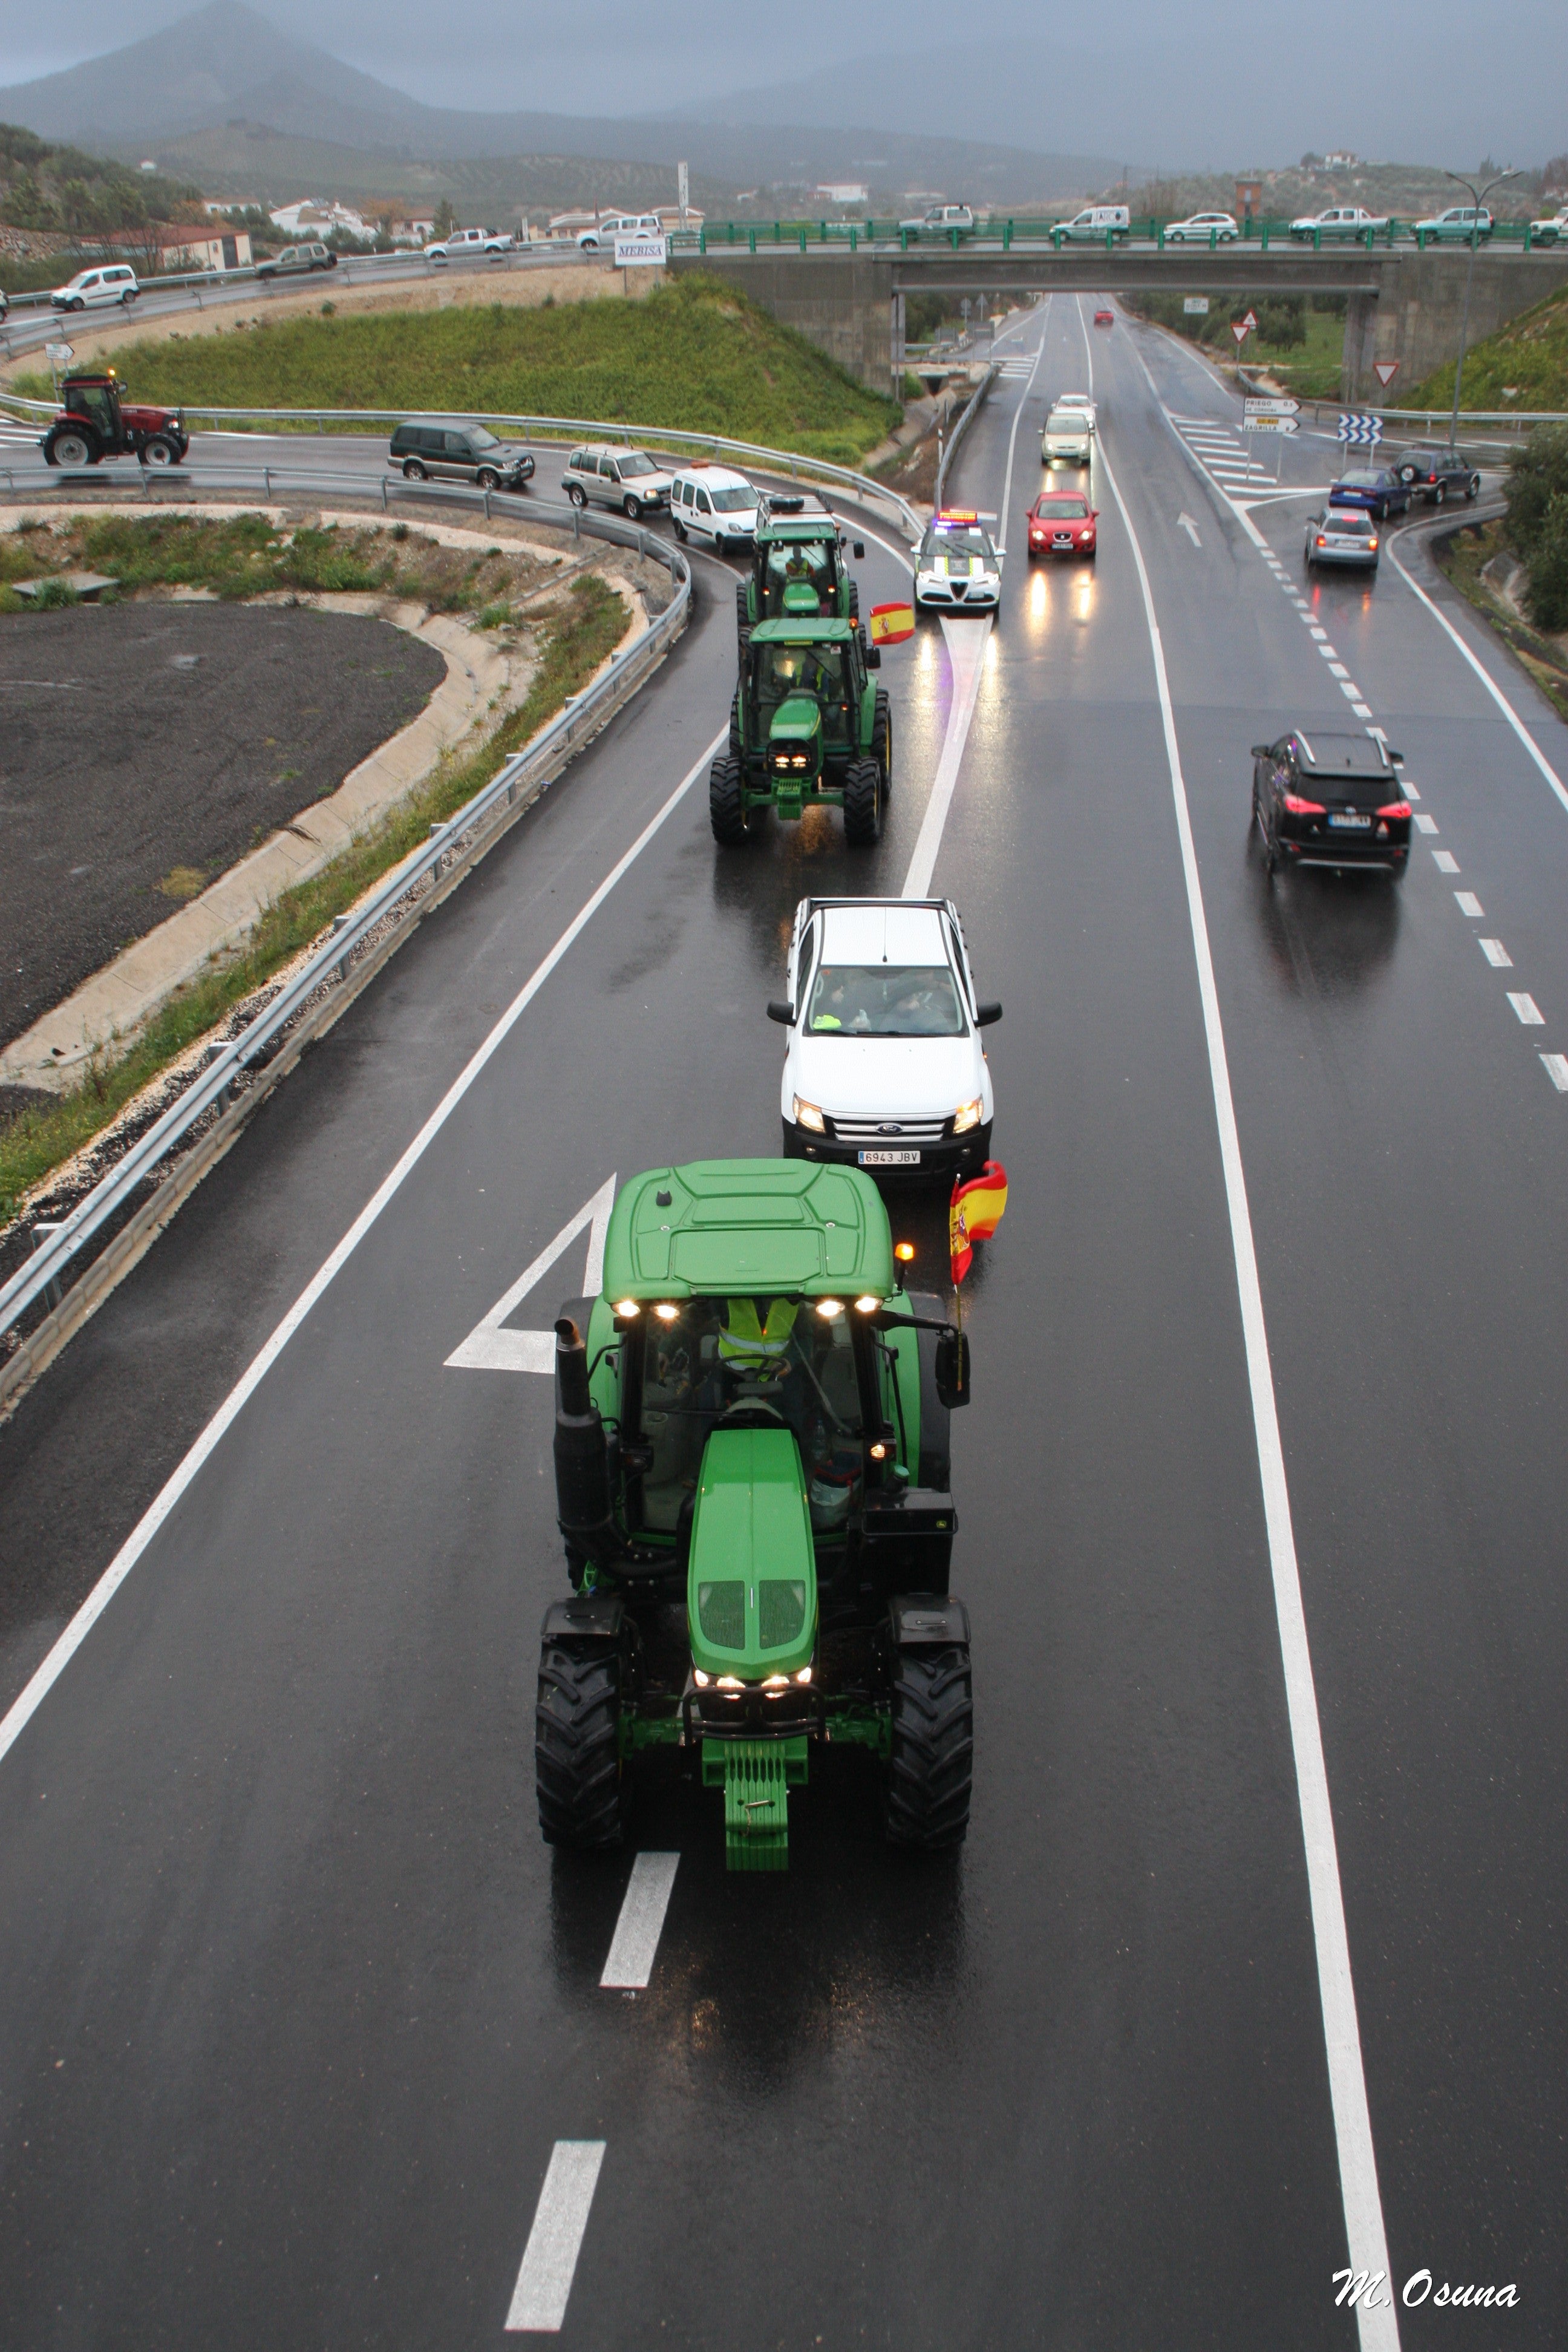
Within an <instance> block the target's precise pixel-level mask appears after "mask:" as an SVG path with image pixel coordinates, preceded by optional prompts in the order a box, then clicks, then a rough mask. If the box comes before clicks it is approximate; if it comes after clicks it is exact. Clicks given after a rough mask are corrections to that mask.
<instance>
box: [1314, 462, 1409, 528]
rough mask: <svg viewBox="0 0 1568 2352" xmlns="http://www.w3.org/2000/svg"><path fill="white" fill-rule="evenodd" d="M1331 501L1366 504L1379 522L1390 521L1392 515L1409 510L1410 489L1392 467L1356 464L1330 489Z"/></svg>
mask: <svg viewBox="0 0 1568 2352" xmlns="http://www.w3.org/2000/svg"><path fill="white" fill-rule="evenodd" d="M1329 504H1330V505H1331V507H1363V508H1364V509H1366V511H1367V513H1368V514H1370V515H1373V516H1375V518H1376V520H1378V521H1379V522H1386V521H1387V520H1388V518H1389V516H1390V515H1391V514H1404V513H1405V509H1407V507H1408V506H1409V504H1410V492H1409V489H1408V488H1407V487H1406V485H1405V483H1404V482H1402V481H1401V480H1400V478H1399V477H1398V475H1397V474H1396V473H1395V472H1394V468H1393V467H1391V466H1360V467H1352V470H1351V471H1350V472H1349V473H1348V474H1342V475H1341V476H1340V478H1339V480H1338V481H1337V482H1335V483H1334V484H1333V486H1332V488H1331V489H1330V491H1329Z"/></svg>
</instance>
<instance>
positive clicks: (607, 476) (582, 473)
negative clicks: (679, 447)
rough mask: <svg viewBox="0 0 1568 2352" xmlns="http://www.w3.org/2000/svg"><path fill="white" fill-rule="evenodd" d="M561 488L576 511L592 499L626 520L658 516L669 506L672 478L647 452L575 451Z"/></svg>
mask: <svg viewBox="0 0 1568 2352" xmlns="http://www.w3.org/2000/svg"><path fill="white" fill-rule="evenodd" d="M561 480H562V486H563V488H564V490H565V492H566V495H567V497H568V498H569V499H571V501H572V503H573V505H574V507H585V506H586V505H587V503H588V501H589V499H597V500H598V502H599V504H600V505H601V506H606V507H616V508H618V509H619V510H620V512H621V513H622V514H624V515H625V516H626V519H627V520H628V521H630V522H636V521H637V520H638V518H639V517H640V516H642V515H645V514H653V513H657V512H658V511H659V510H660V509H663V508H665V507H668V504H669V492H670V486H671V483H672V481H673V480H674V477H673V475H670V474H667V473H666V472H665V470H664V468H663V467H662V466H661V465H660V464H659V463H658V459H657V458H655V457H649V456H648V454H647V450H646V449H611V448H607V447H605V448H600V447H595V448H588V449H574V450H573V452H572V455H571V456H570V457H568V458H567V460H566V465H565V467H564V470H563V473H562V476H561Z"/></svg>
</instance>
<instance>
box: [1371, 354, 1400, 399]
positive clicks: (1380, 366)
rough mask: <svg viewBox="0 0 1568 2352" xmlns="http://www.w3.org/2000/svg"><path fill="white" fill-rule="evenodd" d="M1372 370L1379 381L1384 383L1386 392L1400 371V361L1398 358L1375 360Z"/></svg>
mask: <svg viewBox="0 0 1568 2352" xmlns="http://www.w3.org/2000/svg"><path fill="white" fill-rule="evenodd" d="M1372 372H1373V375H1374V376H1375V377H1376V378H1377V380H1378V382H1379V383H1380V384H1382V386H1383V388H1384V392H1386V391H1387V390H1388V387H1389V385H1390V384H1391V383H1393V382H1394V377H1395V376H1396V375H1397V374H1398V373H1399V362H1398V361H1397V360H1373V363H1372Z"/></svg>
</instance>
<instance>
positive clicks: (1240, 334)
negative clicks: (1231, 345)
mask: <svg viewBox="0 0 1568 2352" xmlns="http://www.w3.org/2000/svg"><path fill="white" fill-rule="evenodd" d="M1257 324H1258V321H1257V320H1256V319H1238V320H1236V321H1235V322H1234V324H1233V325H1232V327H1231V333H1232V334H1233V335H1234V336H1235V337H1236V341H1237V350H1239V349H1240V347H1241V345H1242V344H1243V343H1244V342H1246V341H1247V337H1248V335H1250V334H1251V332H1252V330H1253V328H1254V327H1255V326H1256V325H1257Z"/></svg>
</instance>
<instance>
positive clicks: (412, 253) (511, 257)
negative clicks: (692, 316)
mask: <svg viewBox="0 0 1568 2352" xmlns="http://www.w3.org/2000/svg"><path fill="white" fill-rule="evenodd" d="M296 242H298V243H300V244H303V243H305V242H307V240H306V239H304V238H300V239H297V240H296ZM455 258H456V259H457V261H458V264H459V266H461V265H462V264H463V263H464V262H465V261H468V260H469V259H472V260H474V261H478V260H480V259H481V258H482V260H483V263H484V267H485V269H486V270H487V271H490V270H495V269H496V268H498V267H500V268H517V266H518V264H519V263H520V262H521V263H522V264H524V265H526V266H529V267H539V266H542V265H548V264H549V263H551V262H562V261H572V262H583V263H585V264H589V265H591V264H593V263H594V262H595V261H600V260H603V261H604V262H605V268H613V267H614V264H613V262H611V261H610V260H609V259H608V258H607V257H605V256H604V255H601V254H597V253H585V252H584V250H583V249H582V247H580V246H579V245H578V244H577V242H576V240H575V239H573V241H572V242H571V243H570V244H568V243H566V241H565V240H564V239H558V238H553V237H552V238H550V239H548V240H547V239H543V238H541V239H539V240H537V241H535V242H531V243H530V244H527V245H516V246H513V247H512V248H511V251H510V253H498V254H488V253H487V254H485V255H483V256H482V257H481V256H479V255H478V254H475V255H473V256H471V257H469V256H466V255H461V254H459V255H458V256H456V257H455ZM59 259H60V260H61V261H69V262H71V263H72V264H74V267H73V268H72V270H71V272H70V275H71V276H72V277H75V275H76V274H77V271H78V270H80V269H96V268H101V267H102V266H103V265H104V264H105V263H107V262H110V261H128V262H130V263H131V265H132V268H134V266H135V261H136V256H135V253H134V251H133V250H132V251H130V252H127V251H126V250H124V249H123V248H116V249H115V250H114V251H113V252H103V253H89V252H85V251H84V252H80V253H70V254H65V253H62V254H61V255H60V256H59ZM416 262H418V263H423V264H424V268H423V272H422V273H421V274H422V275H424V276H425V277H427V278H434V277H437V276H439V275H440V274H441V273H442V272H443V271H444V270H447V269H448V268H450V267H451V259H450V258H449V259H448V260H447V261H437V260H435V259H434V258H432V257H430V256H429V255H427V254H426V253H425V252H424V251H423V250H422V249H421V250H419V251H416V250H415V249H414V248H413V247H408V246H405V247H402V248H401V249H400V250H399V251H398V252H396V253H340V254H339V256H338V268H339V269H341V270H342V272H343V275H342V278H341V279H340V278H337V277H336V272H334V271H331V270H328V271H326V272H324V273H323V272H321V271H320V270H316V271H313V272H310V273H309V274H307V273H306V272H304V271H294V270H290V271H288V272H286V273H285V275H284V276H283V277H281V278H279V276H278V275H277V273H276V272H275V271H273V270H270V269H268V274H267V276H266V278H262V275H261V273H262V270H263V269H264V268H266V267H267V265H266V262H265V260H262V261H246V262H237V263H236V264H235V267H234V268H232V269H170V270H161V269H160V270H155V271H153V273H152V275H150V276H149V277H146V278H141V277H139V278H137V281H136V286H137V293H138V297H140V296H141V295H142V294H167V293H171V292H174V290H176V289H179V288H182V287H184V288H194V289H195V290H196V291H198V292H201V291H203V290H205V289H206V288H208V287H216V286H239V285H247V284H251V283H255V282H260V283H261V284H263V285H267V286H275V287H276V288H277V289H278V291H279V293H280V294H282V293H287V292H288V290H289V287H290V286H291V285H292V284H293V283H294V281H295V279H296V278H298V279H299V283H300V285H301V286H306V285H310V284H313V283H314V281H315V279H316V278H321V282H322V284H323V285H325V284H327V283H328V282H329V281H332V282H336V283H338V284H342V285H351V286H352V285H353V272H355V271H356V270H361V269H365V270H370V271H372V272H373V273H374V271H376V270H377V269H385V268H390V267H392V266H394V265H396V266H397V267H399V268H402V269H404V270H405V271H407V272H408V273H409V274H410V275H413V268H412V265H413V264H415V263H416ZM55 291H57V289H55V288H53V287H47V286H46V287H36V288H34V289H33V290H32V291H31V292H29V293H26V294H13V295H12V296H11V298H10V302H11V309H12V310H13V311H16V310H21V309H23V308H24V307H26V308H28V309H31V310H47V309H49V307H50V296H51V295H52V294H53V293H54V292H55ZM113 308H114V305H113V304H109V305H105V306H100V315H101V316H102V317H103V318H104V319H106V320H107V318H108V313H109V312H110V310H113ZM58 315H59V317H60V318H61V320H65V319H66V318H73V319H80V320H81V322H82V324H83V325H84V326H85V325H86V324H87V323H88V314H87V313H85V312H79V311H64V310H62V311H61V312H60V313H59V314H58ZM128 315H132V316H133V315H134V314H133V313H131V314H128Z"/></svg>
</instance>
